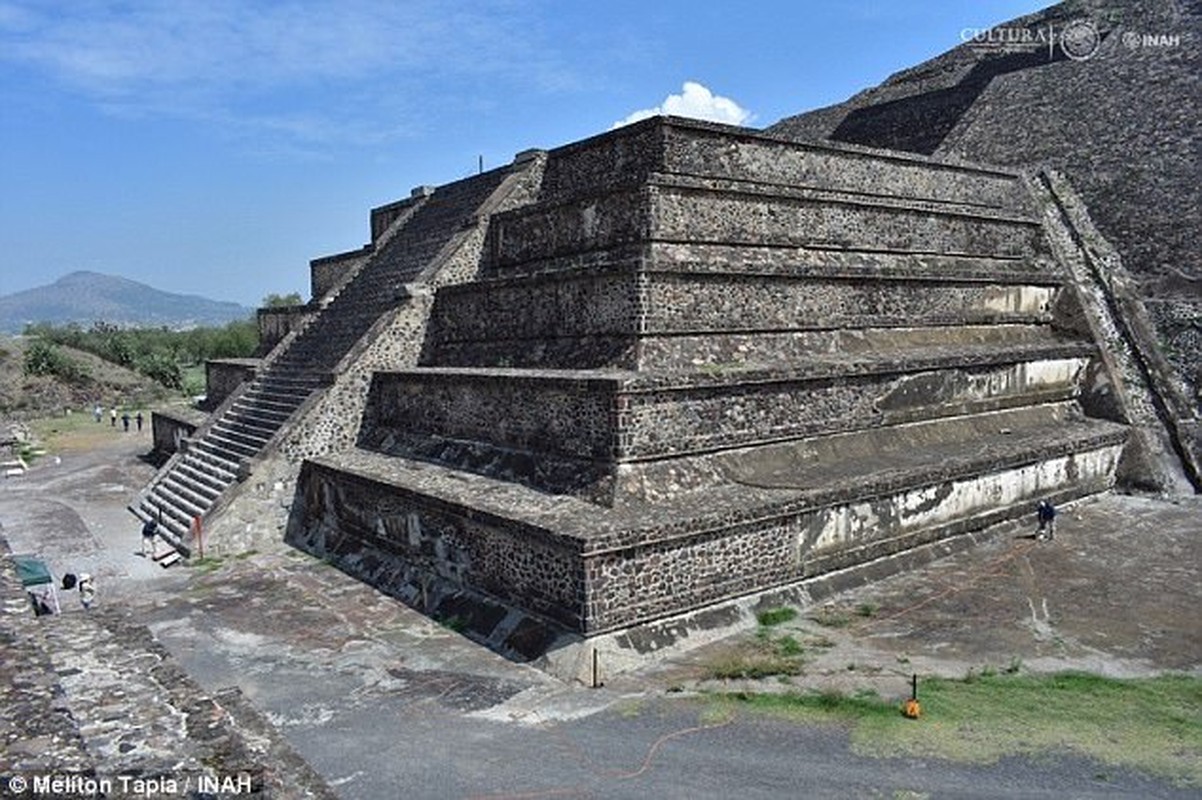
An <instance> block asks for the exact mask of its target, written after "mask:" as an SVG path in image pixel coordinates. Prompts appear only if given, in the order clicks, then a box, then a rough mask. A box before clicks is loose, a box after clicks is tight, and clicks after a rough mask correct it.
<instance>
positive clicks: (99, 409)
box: [92, 403, 146, 433]
mask: <svg viewBox="0 0 1202 800" xmlns="http://www.w3.org/2000/svg"><path fill="white" fill-rule="evenodd" d="M92 416H93V417H95V418H96V421H97V422H100V421H101V420H103V419H104V406H102V405H100V404H99V403H97V404H96V407H95V408H93V409H92ZM118 419H120V420H121V425H122V426H123V427H124V428H125V432H126V433H129V423H130V422H131V421H132V422H134V423H136V424H137V426H138V431H139V432H141V430H142V424H143V423H144V422H146V417H145V416H143V414H142V412H141V411H139V412H138V413H137V414H135V415H133V416H132V417H131V416H130V415H129V411H123V412H121V414H120V415H119V416H118V413H117V407H116V406H113V408H112V410H110V411H109V424H110V425H112V426H113V427H114V428H115V427H117V420H118Z"/></svg>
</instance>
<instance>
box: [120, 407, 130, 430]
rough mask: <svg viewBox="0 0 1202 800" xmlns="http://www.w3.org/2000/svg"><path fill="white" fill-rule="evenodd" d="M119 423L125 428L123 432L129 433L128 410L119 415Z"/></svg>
mask: <svg viewBox="0 0 1202 800" xmlns="http://www.w3.org/2000/svg"><path fill="white" fill-rule="evenodd" d="M121 425H122V427H124V428H125V432H126V433H129V412H128V411H126V412H125V413H124V414H122V415H121Z"/></svg>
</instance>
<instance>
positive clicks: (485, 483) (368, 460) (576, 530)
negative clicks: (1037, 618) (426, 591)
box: [287, 414, 1126, 634]
mask: <svg viewBox="0 0 1202 800" xmlns="http://www.w3.org/2000/svg"><path fill="white" fill-rule="evenodd" d="M985 422H986V424H981V425H976V424H974V423H973V421H972V420H971V419H970V418H964V421H963V422H961V423H959V424H961V426H962V428H963V430H962V431H960V433H959V434H958V435H957V436H952V437H950V438H948V439H944V437H943V436H942V435H941V434H942V432H941V431H940V430H939V428H938V426H937V425H935V424H934V423H918V424H916V426H915V428H914V429H913V432H912V433H910V434H907V433H906V432H905V429H899V430H897V431H895V432H894V433H895V434H896V435H895V436H893V437H887V436H881V435H876V436H867V437H866V438H862V439H860V440H858V441H856V442H853V441H845V442H842V443H840V442H834V441H833V440H832V441H831V442H830V446H828V447H827V451H828V452H829V453H832V454H834V455H835V456H836V458H835V459H834V460H831V459H826V458H824V459H823V460H814V461H813V462H810V461H807V459H808V458H809V455H808V454H807V452H806V451H805V447H806V446H807V445H808V443H806V442H801V443H798V444H797V445H795V448H796V450H795V451H794V452H790V453H788V454H787V457H786V455H782V454H779V453H778V454H777V458H776V459H775V460H772V459H769V458H766V457H765V458H762V459H760V460H758V461H757V462H756V463H755V464H754V465H753V466H755V469H751V468H750V466H751V465H747V464H744V465H743V466H744V467H745V468H746V470H745V471H744V472H737V471H731V472H728V473H726V475H727V482H726V483H725V484H718V485H713V486H709V487H706V488H705V489H704V490H701V491H695V492H689V493H685V494H681V495H679V496H678V497H675V498H673V499H670V500H665V501H662V502H655V503H645V502H630V503H626V504H621V505H618V506H614V507H613V508H605V507H600V506H596V505H594V504H591V503H587V502H585V501H584V500H579V499H576V498H572V497H564V496H555V495H551V494H548V493H546V492H542V491H538V490H536V489H531V488H528V487H525V486H522V485H519V484H515V483H511V482H508V481H498V480H495V479H492V478H489V477H486V476H481V475H476V474H472V473H465V472H462V471H458V470H455V469H452V468H449V467H445V466H441V465H438V464H431V463H429V462H424V461H411V460H408V459H404V458H394V457H388V456H384V455H381V454H378V453H371V452H367V451H364V450H358V449H356V450H351V451H346V452H343V453H339V454H335V455H330V456H325V457H321V458H318V459H313V460H311V461H308V462H306V464H305V467H304V469H303V470H302V474H301V478H300V485H299V486H298V491H300V492H303V493H304V494H305V496H306V497H309V498H313V502H314V503H315V506H314V507H312V508H310V509H309V513H308V514H307V515H305V516H304V517H303V518H295V519H294V520H293V521H292V522H291V523H290V527H289V530H288V534H287V540H288V541H289V542H290V543H293V544H294V545H297V546H301V547H303V548H304V549H307V550H309V551H310V552H321V553H324V554H333V553H353V554H354V559H355V563H357V564H360V565H362V564H365V563H370V564H372V565H374V566H373V568H372V570H370V571H364V570H363V569H362V568H360V569H359V570H358V572H357V573H356V574H358V575H359V576H360V577H361V578H363V579H365V580H367V581H369V582H373V583H376V585H377V586H379V588H381V589H383V590H385V591H401V590H402V587H399V586H395V585H392V584H390V583H388V582H389V581H391V580H393V579H394V576H397V575H402V574H405V570H403V569H400V565H402V564H407V565H413V564H426V563H429V561H428V558H427V556H425V555H424V554H425V553H428V552H433V551H435V550H436V551H437V552H439V554H440V555H439V562H438V565H436V566H435V567H433V570H434V571H436V572H439V573H440V574H451V573H453V574H455V575H456V580H457V581H460V582H462V583H466V584H468V585H471V586H473V587H476V588H477V589H478V590H480V591H484V592H486V593H489V594H492V595H493V596H494V597H497V598H498V599H500V600H501V601H502V602H506V603H510V604H513V605H517V606H519V607H521V608H523V609H526V610H529V611H532V612H534V613H538V614H545V615H549V616H550V617H551V618H552V619H555V620H556V621H558V622H559V623H560V624H562V625H564V626H566V627H568V628H569V629H571V630H574V631H577V632H579V633H584V634H593V633H598V632H601V631H604V630H612V629H615V628H620V627H624V626H627V625H630V624H634V623H637V622H640V621H645V620H648V619H654V618H658V617H662V616H665V615H670V614H673V613H677V612H678V611H680V610H682V609H687V608H696V607H699V606H703V605H705V604H707V603H710V602H715V601H717V600H719V599H728V598H730V597H735V596H739V595H741V594H749V593H752V592H756V591H760V590H763V589H766V588H770V587H773V586H779V585H783V584H786V583H789V582H791V581H796V580H800V579H802V578H806V577H810V576H812V575H815V574H821V573H823V572H828V571H831V570H835V569H839V568H841V567H844V566H849V565H851V564H853V563H863V562H864V561H867V560H871V559H873V558H879V557H882V556H886V555H889V554H891V553H896V552H900V551H902V550H905V549H909V548H911V547H914V546H917V545H919V544H925V543H928V542H931V541H936V540H938V539H940V538H944V537H947V536H951V535H955V534H959V533H964V532H967V531H970V530H976V529H980V528H984V527H986V526H988V525H992V524H996V523H997V522H1001V521H1004V520H1007V519H1015V518H1021V517H1026V516H1029V515H1032V514H1033V510H1034V507H1035V502H1036V500H1038V499H1051V500H1052V501H1053V502H1055V503H1057V504H1061V503H1063V502H1067V501H1069V500H1072V499H1076V498H1079V497H1083V496H1086V495H1089V494H1092V493H1095V492H1100V491H1105V490H1107V489H1108V488H1110V487H1111V486H1112V484H1113V480H1114V469H1115V465H1116V464H1117V461H1118V458H1119V454H1120V452H1121V449H1122V444H1123V441H1124V440H1125V437H1126V429H1125V428H1124V427H1123V426H1119V425H1113V424H1110V423H1104V422H1098V421H1095V420H1087V419H1082V418H1079V417H1073V416H1071V415H1065V414H1052V415H1047V416H1046V417H1045V418H1044V419H1043V420H1042V421H1040V420H1039V419H1036V418H1032V420H1031V422H1030V424H1029V425H1025V426H1023V427H1020V428H1014V429H1002V428H997V427H992V426H991V424H989V423H991V422H992V420H986V421H985ZM943 424H944V425H945V426H946V425H948V424H951V423H947V422H944V423H943ZM868 433H869V432H865V434H868ZM840 445H843V446H840ZM798 467H800V468H801V469H800V470H799V469H798ZM732 470H733V467H732ZM1031 519H1033V516H1031ZM382 530H388V531H404V532H406V535H399V536H388V537H381V536H377V535H375V534H374V533H373V532H374V531H382ZM327 536H329V537H333V538H331V539H330V540H329V541H328V542H327V541H326V540H325V537H327ZM335 540H336V541H337V547H336V548H335V547H334V542H335ZM480 553H488V554H490V556H491V557H490V558H486V559H481V558H479V557H478V554H480ZM337 558H338V557H337V556H336V559H337ZM532 561H533V562H537V563H540V564H544V565H548V570H549V571H548V572H547V577H546V579H545V580H544V579H535V580H530V581H524V580H518V579H517V576H518V575H523V574H527V572H528V568H527V567H525V566H522V565H526V564H529V563H531V562H532ZM551 565H554V567H551ZM348 566H349V563H348ZM632 574H637V575H639V576H640V579H639V580H637V581H633V580H630V579H629V577H628V576H630V575H632ZM603 585H604V590H603V589H602V586H603ZM589 598H593V599H592V600H589Z"/></svg>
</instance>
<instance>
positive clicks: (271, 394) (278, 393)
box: [242, 384, 309, 409]
mask: <svg viewBox="0 0 1202 800" xmlns="http://www.w3.org/2000/svg"><path fill="white" fill-rule="evenodd" d="M242 396H243V398H244V399H245V400H246V401H247V403H251V404H255V405H263V404H266V405H269V406H272V407H276V408H292V409H295V408H296V407H298V406H299V405H300V404H301V403H303V402H304V401H305V398H307V397H308V396H309V392H307V391H306V392H301V391H291V390H287V389H281V388H278V387H274V386H259V385H255V384H252V385H251V386H250V387H249V388H248V389H247V390H246V392H245V393H243V395H242Z"/></svg>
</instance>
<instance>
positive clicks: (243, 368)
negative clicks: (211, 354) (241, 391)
mask: <svg viewBox="0 0 1202 800" xmlns="http://www.w3.org/2000/svg"><path fill="white" fill-rule="evenodd" d="M261 363H262V361H261V360H260V359H257V358H214V359H210V360H208V361H206V362H205V407H206V408H216V407H217V406H219V405H221V403H222V402H224V401H225V398H227V397H229V396H230V395H231V394H233V393H234V392H236V391H237V390H238V387H239V386H241V385H242V384H244V383H247V382H248V381H251V380H253V379H254V377H255V373H256V372H258V369H259V365H260V364H261Z"/></svg>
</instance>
